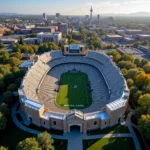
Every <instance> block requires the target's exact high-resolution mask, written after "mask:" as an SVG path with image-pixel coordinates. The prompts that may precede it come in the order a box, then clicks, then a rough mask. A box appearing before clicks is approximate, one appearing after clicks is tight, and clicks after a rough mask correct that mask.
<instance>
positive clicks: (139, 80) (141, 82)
mask: <svg viewBox="0 0 150 150" xmlns="http://www.w3.org/2000/svg"><path fill="white" fill-rule="evenodd" d="M149 83H150V74H144V73H142V74H139V75H137V76H136V84H137V85H138V87H140V88H142V87H144V86H146V85H148V84H149Z"/></svg>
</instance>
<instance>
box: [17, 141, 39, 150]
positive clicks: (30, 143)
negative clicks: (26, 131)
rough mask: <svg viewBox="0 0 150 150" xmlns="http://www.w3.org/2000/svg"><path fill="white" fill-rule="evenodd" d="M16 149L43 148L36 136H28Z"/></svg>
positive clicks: (30, 149)
mask: <svg viewBox="0 0 150 150" xmlns="http://www.w3.org/2000/svg"><path fill="white" fill-rule="evenodd" d="M16 150H42V149H41V148H39V145H38V142H37V141H36V139H35V138H26V139H25V140H23V141H21V142H19V143H18V145H17V147H16Z"/></svg>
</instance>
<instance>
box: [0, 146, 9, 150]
mask: <svg viewBox="0 0 150 150" xmlns="http://www.w3.org/2000/svg"><path fill="white" fill-rule="evenodd" d="M0 150H8V148H6V147H4V146H0Z"/></svg>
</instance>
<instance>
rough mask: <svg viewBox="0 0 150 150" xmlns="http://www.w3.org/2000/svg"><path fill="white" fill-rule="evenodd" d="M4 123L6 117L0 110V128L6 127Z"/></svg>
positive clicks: (5, 122)
mask: <svg viewBox="0 0 150 150" xmlns="http://www.w3.org/2000/svg"><path fill="white" fill-rule="evenodd" d="M6 124H7V119H6V117H5V116H4V114H2V113H1V112H0V130H4V129H5V128H6Z"/></svg>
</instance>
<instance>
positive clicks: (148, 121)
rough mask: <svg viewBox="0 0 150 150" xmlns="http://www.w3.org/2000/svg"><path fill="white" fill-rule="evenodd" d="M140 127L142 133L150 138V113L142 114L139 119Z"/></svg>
mask: <svg viewBox="0 0 150 150" xmlns="http://www.w3.org/2000/svg"><path fill="white" fill-rule="evenodd" d="M138 128H139V130H140V131H141V133H142V134H143V135H144V136H145V137H146V138H147V139H150V115H149V114H147V115H142V116H141V118H140V119H139V121H138Z"/></svg>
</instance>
